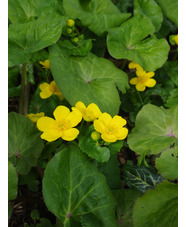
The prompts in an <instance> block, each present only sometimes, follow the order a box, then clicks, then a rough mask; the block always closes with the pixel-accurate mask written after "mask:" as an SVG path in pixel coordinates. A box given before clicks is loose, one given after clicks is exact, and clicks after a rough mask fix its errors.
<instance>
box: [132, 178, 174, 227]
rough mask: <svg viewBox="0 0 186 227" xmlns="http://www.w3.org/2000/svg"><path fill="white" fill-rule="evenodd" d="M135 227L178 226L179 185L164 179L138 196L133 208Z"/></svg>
mask: <svg viewBox="0 0 186 227" xmlns="http://www.w3.org/2000/svg"><path fill="white" fill-rule="evenodd" d="M133 221H134V226H135V227H142V226H143V227H148V226H151V227H157V226H158V227H165V226H169V227H176V226H178V185H176V184H173V183H170V182H168V181H163V182H162V183H159V184H158V185H157V186H156V188H155V189H154V190H151V189H149V190H148V191H147V193H146V194H145V195H143V196H142V197H140V198H138V199H137V201H136V203H135V205H134V209H133Z"/></svg>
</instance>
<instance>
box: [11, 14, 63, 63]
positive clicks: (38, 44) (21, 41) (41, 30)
mask: <svg viewBox="0 0 186 227" xmlns="http://www.w3.org/2000/svg"><path fill="white" fill-rule="evenodd" d="M64 24H66V21H65V18H64V17H62V16H59V15H57V14H54V15H48V16H46V17H40V18H39V19H37V20H36V21H31V22H28V23H24V24H11V25H10V26H9V29H8V39H9V41H8V42H9V48H8V49H9V52H8V54H9V66H13V65H16V64H22V63H25V62H27V61H28V60H29V59H30V58H31V56H32V53H34V52H36V51H38V50H41V49H43V48H45V47H48V46H50V45H52V44H54V43H56V42H57V40H58V39H59V37H60V35H61V32H62V26H63V25H64Z"/></svg>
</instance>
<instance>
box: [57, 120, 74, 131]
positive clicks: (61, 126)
mask: <svg viewBox="0 0 186 227" xmlns="http://www.w3.org/2000/svg"><path fill="white" fill-rule="evenodd" d="M57 128H58V129H59V130H60V131H63V130H66V129H69V128H71V124H70V121H68V120H61V121H57Z"/></svg>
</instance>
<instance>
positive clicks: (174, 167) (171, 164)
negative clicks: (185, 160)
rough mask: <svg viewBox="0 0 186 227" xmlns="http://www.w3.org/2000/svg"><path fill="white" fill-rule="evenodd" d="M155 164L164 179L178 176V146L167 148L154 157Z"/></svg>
mask: <svg viewBox="0 0 186 227" xmlns="http://www.w3.org/2000/svg"><path fill="white" fill-rule="evenodd" d="M155 166H156V168H157V170H158V172H159V173H160V174H161V175H162V176H163V177H164V178H166V179H169V180H176V179H177V178H178V147H174V148H169V149H167V150H165V151H163V152H162V154H161V156H160V157H159V158H156V162H155Z"/></svg>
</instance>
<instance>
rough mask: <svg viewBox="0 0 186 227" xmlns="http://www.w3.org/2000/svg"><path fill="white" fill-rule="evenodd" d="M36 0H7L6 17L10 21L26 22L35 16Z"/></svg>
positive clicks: (37, 3)
mask: <svg viewBox="0 0 186 227" xmlns="http://www.w3.org/2000/svg"><path fill="white" fill-rule="evenodd" d="M38 5H39V1H38V0H16V1H14V0H9V1H8V19H9V20H10V21H11V22H12V23H26V22H29V21H33V20H35V18H36V17H37V8H38Z"/></svg>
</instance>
